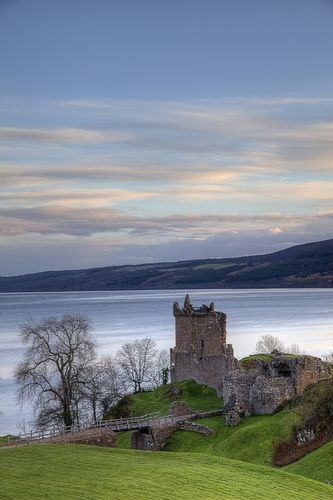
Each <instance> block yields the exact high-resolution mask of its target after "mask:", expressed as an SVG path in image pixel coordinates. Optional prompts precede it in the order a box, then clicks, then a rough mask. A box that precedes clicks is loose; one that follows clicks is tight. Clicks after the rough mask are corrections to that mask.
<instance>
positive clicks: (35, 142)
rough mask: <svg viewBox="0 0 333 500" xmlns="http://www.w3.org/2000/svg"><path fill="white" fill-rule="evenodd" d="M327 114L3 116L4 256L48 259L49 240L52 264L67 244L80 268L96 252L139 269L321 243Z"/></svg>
mask: <svg viewBox="0 0 333 500" xmlns="http://www.w3.org/2000/svg"><path fill="white" fill-rule="evenodd" d="M332 108H333V99H331V98H329V97H328V98H321V97H297V96H296V97H293V96H289V97H288V96H287V97H286V96H283V97H274V98H267V97H259V98H257V99H248V98H243V99H229V100H223V101H222V100H201V101H199V100H198V101H191V102H145V101H141V102H140V101H118V102H112V101H102V100H101V101H72V102H61V103H59V102H54V103H52V102H51V103H41V102H40V103H38V102H35V103H33V105H31V109H30V111H29V106H28V104H25V106H23V107H22V109H23V110H22V111H21V112H20V106H16V107H15V106H9V107H8V109H14V110H15V111H13V112H12V114H11V115H10V120H8V121H7V123H9V124H10V127H8V126H6V123H3V126H2V127H1V128H0V141H1V144H0V148H1V156H2V161H1V162H0V173H1V186H2V188H3V189H2V197H1V203H0V216H1V229H0V230H1V234H2V237H3V239H6V241H8V242H9V243H8V244H9V246H10V245H11V244H13V242H14V240H15V241H18V240H19V239H20V238H25V239H26V245H29V242H30V241H34V242H36V240H35V238H37V237H38V238H40V240H41V241H42V242H43V244H42V246H43V245H44V244H45V245H46V246H45V248H46V249H47V252H51V249H50V246H48V244H46V243H45V242H50V241H52V242H53V243H54V242H55V241H57V242H59V248H61V249H62V250H61V251H59V255H58V257H57V259H58V262H60V261H61V259H62V258H63V256H64V255H68V262H69V261H70V259H71V257H70V255H69V254H68V253H67V251H66V249H65V246H64V245H65V243H64V244H63V245H62V243H61V242H64V241H66V242H68V241H70V242H74V241H75V242H76V243H77V242H78V241H80V245H83V246H85V245H86V248H89V249H90V251H91V255H89V256H88V255H87V253H86V252H85V255H86V257H85V258H86V261H87V262H88V260H89V262H90V264H91V265H94V264H93V262H92V259H93V257H94V256H95V257H96V259H99V260H98V262H102V261H103V259H104V257H103V258H102V257H101V255H102V253H103V252H105V253H103V255H104V256H105V255H108V253H107V247H109V248H112V255H113V256H114V258H115V259H116V260H117V262H120V261H122V262H125V259H126V258H128V259H129V261H136V262H138V261H139V259H143V260H145V259H148V258H151V259H155V258H156V259H159V254H160V257H161V256H164V257H163V258H165V259H166V258H167V252H168V251H169V252H170V257H171V256H174V258H176V259H177V252H178V253H179V258H180V257H181V258H186V255H191V256H193V258H195V255H198V256H204V252H207V256H208V255H211V256H212V255H213V254H214V255H216V256H218V249H219V246H221V245H222V246H224V247H225V250H227V249H229V251H230V252H231V253H230V255H231V254H232V253H233V252H236V253H237V252H238V254H242V253H244V251H245V249H247V250H246V251H248V252H256V251H259V252H260V251H261V250H262V249H263V248H265V249H267V248H268V247H269V248H271V249H272V248H273V246H274V245H275V246H277V247H282V246H283V245H285V246H288V244H293V243H295V242H298V241H301V240H302V241H309V239H307V235H310V236H311V235H312V237H314V238H315V237H318V238H319V239H320V235H322V236H323V238H322V239H324V238H325V237H328V236H329V234H331V231H332V216H331V215H330V214H331V212H332V202H333V199H332V198H333V197H332V194H331V193H332V192H333V177H332V173H333V163H332V158H333V140H332V139H333V121H332V111H333V109H332ZM32 111H33V113H32ZM7 113H9V111H8V110H7ZM16 121H17V123H18V125H17V126H15V123H16ZM22 123H24V124H25V126H24V127H23V126H22ZM325 231H326V232H325ZM90 240H91V241H93V242H95V244H96V248H97V249H96V251H95V250H94V248H93V247H90V246H89V245H90ZM88 241H89V243H88ZM106 242H107V243H106ZM104 244H105V246H104ZM73 245H74V243H73ZM8 248H9V247H8ZM11 248H12V247H11ZM102 248H103V250H102ZM242 248H243V250H242ZM12 249H13V248H12ZM98 249H99V250H98ZM256 249H257V250H256ZM223 251H224V250H223ZM98 252H101V253H98ZM8 258H9V260H10V259H11V257H10V255H9V254H8ZM13 259H14V256H13ZM103 262H104V261H103ZM74 263H75V262H74ZM90 264H89V265H90ZM29 265H30V264H29V263H28V262H27V266H29ZM83 265H84V264H83Z"/></svg>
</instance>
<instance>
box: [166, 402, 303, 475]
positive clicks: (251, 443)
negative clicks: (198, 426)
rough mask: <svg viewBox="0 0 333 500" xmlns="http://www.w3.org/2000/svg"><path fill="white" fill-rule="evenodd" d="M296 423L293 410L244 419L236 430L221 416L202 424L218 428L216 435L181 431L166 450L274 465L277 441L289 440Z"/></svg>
mask: <svg viewBox="0 0 333 500" xmlns="http://www.w3.org/2000/svg"><path fill="white" fill-rule="evenodd" d="M296 421H297V416H296V415H295V414H294V413H292V412H290V411H282V412H280V413H277V414H276V415H273V416H253V417H248V418H244V419H242V422H241V423H240V424H239V425H237V426H235V427H225V426H224V422H223V419H222V418H221V417H210V418H205V419H200V423H203V424H206V425H208V426H209V427H211V428H212V429H214V431H215V432H214V435H212V436H208V437H205V436H202V435H201V434H197V433H193V432H186V431H177V432H175V433H174V434H173V435H172V436H171V437H170V438H169V439H168V441H167V444H166V447H165V450H167V451H187V452H192V453H205V454H208V455H219V456H223V457H226V458H233V459H237V460H244V461H246V462H252V463H256V464H264V465H270V464H271V462H272V452H273V442H274V441H281V440H283V439H287V438H288V437H289V436H290V434H291V429H292V426H293V425H294V424H295V423H296Z"/></svg>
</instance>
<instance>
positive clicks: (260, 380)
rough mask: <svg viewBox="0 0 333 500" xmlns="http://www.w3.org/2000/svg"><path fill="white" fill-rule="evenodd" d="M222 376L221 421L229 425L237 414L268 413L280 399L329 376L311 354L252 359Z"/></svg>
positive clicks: (322, 365)
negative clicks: (252, 365)
mask: <svg viewBox="0 0 333 500" xmlns="http://www.w3.org/2000/svg"><path fill="white" fill-rule="evenodd" d="M256 365H257V366H256V368H254V369H250V370H249V369H248V370H245V369H241V370H235V371H232V372H230V373H228V374H227V375H226V376H225V377H224V382H223V389H222V396H223V399H224V402H225V422H226V424H227V425H233V423H234V422H236V420H237V418H236V416H235V415H236V413H238V415H240V416H243V415H245V416H247V415H269V414H271V413H273V412H274V411H275V410H276V409H277V408H278V406H279V405H280V404H281V403H283V402H284V401H286V400H288V399H291V398H292V397H294V396H296V395H300V394H302V393H303V392H304V389H305V388H306V387H307V386H308V385H309V384H313V383H315V382H318V381H319V380H323V379H326V378H329V377H330V369H329V366H328V364H327V363H325V362H324V361H322V360H321V359H319V358H315V357H312V356H297V357H295V358H289V357H288V356H278V357H276V358H275V359H273V360H272V361H270V362H269V363H265V362H262V361H257V362H256Z"/></svg>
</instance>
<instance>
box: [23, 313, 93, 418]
mask: <svg viewBox="0 0 333 500" xmlns="http://www.w3.org/2000/svg"><path fill="white" fill-rule="evenodd" d="M91 330H92V326H91V323H90V320H89V319H88V318H87V316H85V315H83V314H65V315H64V316H63V317H61V318H56V317H50V318H46V319H42V320H41V321H33V320H29V321H27V322H26V323H25V324H24V325H23V326H22V328H21V339H22V341H23V342H24V343H25V344H27V345H28V348H27V350H26V352H25V355H24V360H23V361H22V362H21V363H19V364H18V366H17V368H16V373H15V375H16V381H17V383H18V384H19V386H20V389H19V397H20V399H21V400H24V399H33V400H34V401H35V412H36V414H37V423H38V425H40V426H43V425H47V424H49V423H50V422H53V423H55V422H59V421H61V422H62V423H63V424H64V425H65V426H66V427H67V426H70V425H72V424H73V423H74V421H78V420H79V415H78V411H79V399H80V392H81V387H82V386H83V385H84V384H85V383H86V381H87V377H88V376H89V369H90V367H91V366H92V364H93V363H94V361H95V358H96V344H95V341H94V340H93V338H92V336H91Z"/></svg>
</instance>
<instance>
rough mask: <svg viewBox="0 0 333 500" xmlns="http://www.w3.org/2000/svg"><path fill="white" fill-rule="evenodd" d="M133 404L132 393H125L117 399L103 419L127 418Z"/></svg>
mask: <svg viewBox="0 0 333 500" xmlns="http://www.w3.org/2000/svg"><path fill="white" fill-rule="evenodd" d="M132 404H133V396H132V394H126V395H125V396H123V397H122V398H121V399H119V401H118V403H117V404H115V405H114V406H113V407H112V408H111V410H110V411H109V412H108V413H107V415H106V416H105V419H106V420H107V419H110V418H128V417H130V416H131V415H132V411H131V407H132Z"/></svg>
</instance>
